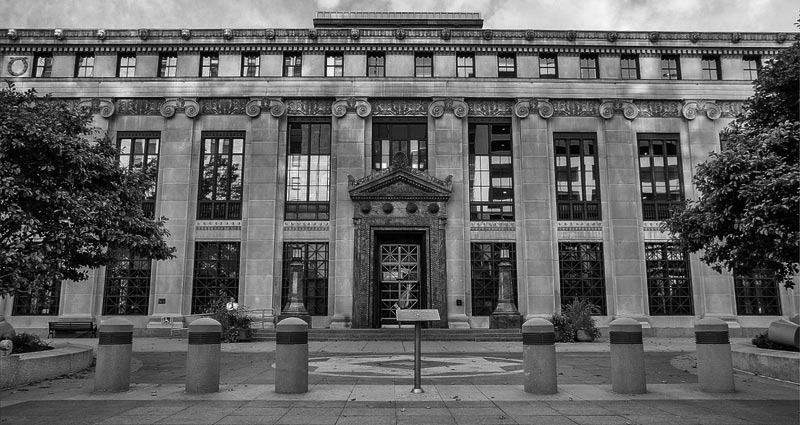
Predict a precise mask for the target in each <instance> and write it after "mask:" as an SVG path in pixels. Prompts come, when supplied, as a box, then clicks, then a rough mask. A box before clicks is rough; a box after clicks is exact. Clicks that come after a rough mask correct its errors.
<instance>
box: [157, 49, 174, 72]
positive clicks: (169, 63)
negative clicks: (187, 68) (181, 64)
mask: <svg viewBox="0 0 800 425" xmlns="http://www.w3.org/2000/svg"><path fill="white" fill-rule="evenodd" d="M176 75H178V54H177V53H175V52H167V53H161V54H160V55H158V76H159V77H161V78H172V77H175V76H176Z"/></svg>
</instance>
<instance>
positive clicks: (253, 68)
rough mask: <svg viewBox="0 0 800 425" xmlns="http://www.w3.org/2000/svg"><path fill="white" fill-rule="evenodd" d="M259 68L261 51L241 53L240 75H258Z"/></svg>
mask: <svg viewBox="0 0 800 425" xmlns="http://www.w3.org/2000/svg"><path fill="white" fill-rule="evenodd" d="M260 68H261V53H260V52H247V53H242V77H258V75H259V73H260Z"/></svg>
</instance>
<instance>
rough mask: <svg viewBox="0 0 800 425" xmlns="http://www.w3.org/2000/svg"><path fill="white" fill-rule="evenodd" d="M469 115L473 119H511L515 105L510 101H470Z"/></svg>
mask: <svg viewBox="0 0 800 425" xmlns="http://www.w3.org/2000/svg"><path fill="white" fill-rule="evenodd" d="M468 104H469V115H470V116H473V117H510V116H511V114H512V111H513V110H514V103H513V102H511V101H508V100H492V99H487V100H481V99H476V100H470V101H469V103H468Z"/></svg>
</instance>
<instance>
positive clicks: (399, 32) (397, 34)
mask: <svg viewBox="0 0 800 425" xmlns="http://www.w3.org/2000/svg"><path fill="white" fill-rule="evenodd" d="M394 38H396V39H398V40H402V39H404V38H406V30H404V29H402V28H398V29H396V30H394Z"/></svg>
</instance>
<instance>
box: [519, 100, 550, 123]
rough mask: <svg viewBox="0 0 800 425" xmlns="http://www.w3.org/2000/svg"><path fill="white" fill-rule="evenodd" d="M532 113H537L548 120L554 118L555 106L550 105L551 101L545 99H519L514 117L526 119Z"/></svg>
mask: <svg viewBox="0 0 800 425" xmlns="http://www.w3.org/2000/svg"><path fill="white" fill-rule="evenodd" d="M531 112H536V113H538V114H539V116H540V117H542V118H544V119H548V118H550V117H552V116H553V104H552V103H550V99H545V98H539V99H527V98H523V99H517V103H516V104H515V105H514V115H516V116H517V117H519V118H525V117H527V116H528V115H530V114H531Z"/></svg>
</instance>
